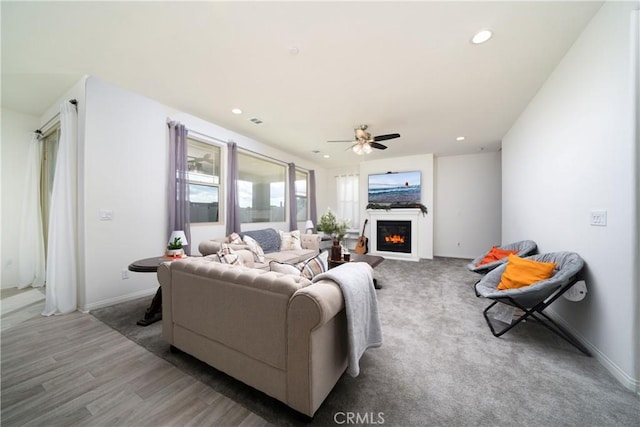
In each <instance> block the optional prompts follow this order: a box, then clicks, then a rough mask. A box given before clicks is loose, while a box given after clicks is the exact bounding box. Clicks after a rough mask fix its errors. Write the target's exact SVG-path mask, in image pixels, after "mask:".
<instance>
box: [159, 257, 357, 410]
mask: <svg viewBox="0 0 640 427" xmlns="http://www.w3.org/2000/svg"><path fill="white" fill-rule="evenodd" d="M240 252H243V253H244V254H243V257H246V258H247V259H249V260H250V259H251V258H252V255H251V253H246V251H240ZM158 280H159V281H160V284H161V286H162V300H163V304H162V316H163V320H162V328H163V334H164V338H165V340H166V341H168V342H169V343H170V344H171V345H172V346H174V347H176V348H178V349H180V350H182V351H184V352H186V353H189V354H191V355H192V356H195V357H196V358H198V359H200V360H202V361H204V362H206V363H208V364H209V365H211V366H213V367H215V368H216V369H219V370H221V371H223V372H225V373H227V374H229V375H231V376H232V377H234V378H236V379H238V380H240V381H242V382H244V383H246V384H248V385H250V386H252V387H254V388H256V389H258V390H261V391H263V392H264V393H266V394H267V395H269V396H272V397H274V398H275V399H278V400H280V401H281V402H284V403H285V404H286V405H288V406H290V407H291V408H293V409H295V410H296V411H298V412H301V413H302V414H305V415H307V416H313V414H314V413H315V412H316V410H317V409H318V407H319V406H320V405H321V404H322V402H323V401H324V399H325V398H326V397H327V395H328V394H329V392H330V391H331V390H332V389H333V387H334V385H335V384H336V382H337V381H338V379H339V378H340V376H341V375H342V373H343V372H344V371H345V369H346V367H347V351H348V349H347V326H346V318H345V311H344V301H343V296H342V292H341V290H340V287H339V286H338V285H337V284H336V283H335V282H333V281H331V280H321V281H319V282H316V283H313V284H311V282H310V281H308V280H307V279H305V278H302V277H296V276H293V275H285V274H281V273H276V272H271V271H264V270H259V269H255V268H249V267H240V266H231V265H227V264H221V263H219V262H216V261H215V258H214V257H197V258H185V259H182V260H179V261H174V262H172V263H165V264H162V265H161V266H160V267H159V269H158Z"/></svg>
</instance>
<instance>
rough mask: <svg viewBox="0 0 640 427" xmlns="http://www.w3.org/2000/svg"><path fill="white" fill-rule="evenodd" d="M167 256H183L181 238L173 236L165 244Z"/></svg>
mask: <svg viewBox="0 0 640 427" xmlns="http://www.w3.org/2000/svg"><path fill="white" fill-rule="evenodd" d="M167 256H169V257H173V258H180V257H183V256H184V249H183V248H182V239H181V238H180V237H176V238H174V239H173V240H172V241H170V242H169V244H168V245H167Z"/></svg>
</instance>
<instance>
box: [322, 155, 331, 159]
mask: <svg viewBox="0 0 640 427" xmlns="http://www.w3.org/2000/svg"><path fill="white" fill-rule="evenodd" d="M322 157H324V158H325V159H328V158H329V157H331V156H330V155H328V154H325V155H324V156H322Z"/></svg>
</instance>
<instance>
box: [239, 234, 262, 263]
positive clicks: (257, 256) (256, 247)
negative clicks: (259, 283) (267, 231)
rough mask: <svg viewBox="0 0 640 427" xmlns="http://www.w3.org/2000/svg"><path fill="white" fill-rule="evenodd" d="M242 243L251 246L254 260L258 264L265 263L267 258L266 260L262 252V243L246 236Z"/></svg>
mask: <svg viewBox="0 0 640 427" xmlns="http://www.w3.org/2000/svg"><path fill="white" fill-rule="evenodd" d="M242 241H243V242H244V243H245V244H246V245H247V246H249V250H250V251H251V252H252V253H253V260H254V261H257V262H264V261H265V258H264V251H263V250H262V246H260V243H258V242H257V241H256V239H254V238H253V237H251V236H247V235H245V236H244V237H243V238H242Z"/></svg>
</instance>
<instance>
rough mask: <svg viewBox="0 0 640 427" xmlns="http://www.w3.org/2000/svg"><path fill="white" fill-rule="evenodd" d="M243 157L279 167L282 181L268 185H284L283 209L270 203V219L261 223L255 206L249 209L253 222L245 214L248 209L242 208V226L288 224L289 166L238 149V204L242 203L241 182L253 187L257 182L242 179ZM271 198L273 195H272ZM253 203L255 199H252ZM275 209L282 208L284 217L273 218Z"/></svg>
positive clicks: (271, 182)
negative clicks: (256, 219)
mask: <svg viewBox="0 0 640 427" xmlns="http://www.w3.org/2000/svg"><path fill="white" fill-rule="evenodd" d="M243 157H248V158H252V159H253V160H255V161H259V162H265V163H268V164H271V165H273V166H277V167H278V168H282V172H283V173H282V181H270V182H269V183H268V184H269V186H270V187H271V186H272V185H273V184H274V183H278V184H279V183H282V192H283V194H282V207H281V208H280V207H279V206H271V202H269V219H266V220H261V221H255V218H256V213H255V211H253V210H254V209H257V208H255V207H254V206H253V204H252V206H250V207H248V209H251V215H250V218H249V219H251V221H247V219H248V218H247V216H248V215H247V214H246V213H245V212H243V209H247V207H246V206H245V207H240V222H241V224H265V223H277V222H282V223H284V222H286V220H287V209H288V206H289V205H288V203H290V202H289V200H288V199H289V198H288V197H287V164H286V163H285V162H283V161H280V160H277V159H273V158H271V157H268V156H264V155H261V154H259V153H255V152H253V151H249V150H243V149H240V148H239V149H238V204H240V203H241V198H242V197H241V194H240V193H241V190H240V183H241V182H250V183H251V184H252V185H253V184H255V181H247V180H246V179H243V177H242V158H243ZM262 184H265V182H262ZM252 194H253V188H252ZM270 198H271V195H270ZM252 202H253V199H252ZM273 208H280V210H281V214H282V217H281V218H277V219H274V218H272V216H271V212H272V211H273Z"/></svg>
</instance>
